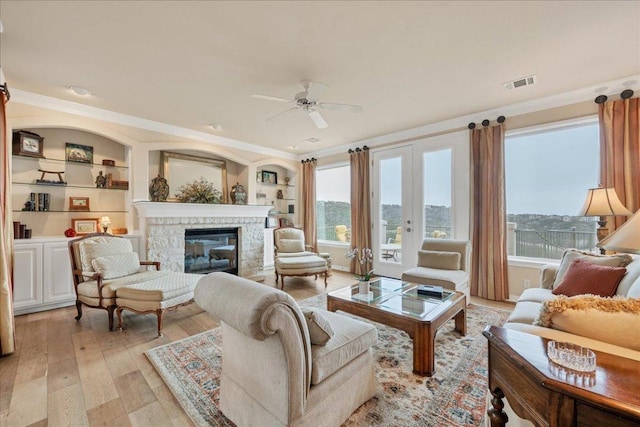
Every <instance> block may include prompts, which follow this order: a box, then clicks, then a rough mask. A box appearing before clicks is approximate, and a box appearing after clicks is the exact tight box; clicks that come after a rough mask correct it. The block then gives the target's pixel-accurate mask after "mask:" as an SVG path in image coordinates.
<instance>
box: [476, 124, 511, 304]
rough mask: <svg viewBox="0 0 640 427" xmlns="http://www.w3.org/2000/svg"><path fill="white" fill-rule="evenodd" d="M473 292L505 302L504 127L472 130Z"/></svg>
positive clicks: (507, 289)
mask: <svg viewBox="0 0 640 427" xmlns="http://www.w3.org/2000/svg"><path fill="white" fill-rule="evenodd" d="M470 136H471V165H472V173H471V189H472V191H473V196H472V207H471V247H472V251H471V278H470V287H471V295H475V296H479V297H481V298H485V299H490V300H495V301H502V300H505V299H507V298H508V297H509V286H508V281H507V242H506V228H507V221H506V210H505V209H506V203H505V184H504V126H503V124H499V125H497V126H493V127H483V128H482V129H472V130H471V135H470Z"/></svg>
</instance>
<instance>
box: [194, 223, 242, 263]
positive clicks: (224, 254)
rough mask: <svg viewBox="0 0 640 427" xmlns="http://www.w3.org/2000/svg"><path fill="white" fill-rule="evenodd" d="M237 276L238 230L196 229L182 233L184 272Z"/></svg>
mask: <svg viewBox="0 0 640 427" xmlns="http://www.w3.org/2000/svg"><path fill="white" fill-rule="evenodd" d="M213 271H225V272H227V273H231V274H238V229H237V228H197V229H187V230H185V233H184V272H185V273H200V274H206V273H211V272H213Z"/></svg>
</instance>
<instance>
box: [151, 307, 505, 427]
mask: <svg viewBox="0 0 640 427" xmlns="http://www.w3.org/2000/svg"><path fill="white" fill-rule="evenodd" d="M300 305H301V306H314V307H326V306H327V304H326V295H320V296H317V297H314V298H310V299H307V300H304V301H302V302H300ZM508 314H509V313H508V312H507V311H502V310H496V309H492V308H487V307H483V306H477V305H469V306H467V336H465V337H462V336H460V334H459V333H457V332H456V331H454V323H453V320H451V321H449V322H448V323H447V324H446V325H445V326H443V327H442V328H441V329H440V331H439V332H438V335H437V337H436V345H435V347H436V373H435V374H434V375H433V376H432V377H431V378H429V377H421V376H418V375H414V374H413V373H412V372H411V371H412V368H413V352H412V349H413V347H412V345H413V344H412V342H411V339H410V338H409V336H408V335H407V334H406V333H405V332H402V331H400V330H398V329H394V328H390V327H388V326H385V325H381V324H379V323H374V324H375V325H376V327H377V328H378V344H377V345H376V347H374V358H375V360H376V362H377V364H376V376H377V378H378V386H379V391H378V394H377V395H376V396H375V397H374V398H373V399H371V400H369V401H368V402H367V403H365V404H364V405H362V406H361V407H360V408H358V409H357V410H356V412H354V413H353V414H352V415H351V417H350V418H349V419H348V420H347V421H346V422H345V424H344V425H345V426H442V427H452V426H481V425H482V423H483V418H484V410H485V397H486V392H487V342H486V339H485V338H484V337H483V336H482V331H483V330H484V328H485V326H486V325H487V324H493V325H502V324H503V323H504V321H505V320H506V318H507V316H508ZM359 319H360V320H364V319H361V318H359ZM365 321H366V320H365ZM370 323H373V322H370ZM221 342H222V337H221V333H220V328H216V329H212V330H210V331H207V332H204V333H201V334H198V335H194V336H192V337H189V338H185V339H182V340H180V341H176V342H173V343H170V344H167V345H164V346H161V347H156V348H154V349H151V350H148V351H147V352H146V355H147V357H148V358H149V360H150V361H151V363H153V365H154V366H155V368H156V369H157V370H158V372H159V373H160V375H161V376H162V378H163V379H164V381H165V383H166V384H167V386H168V387H169V389H171V391H172V392H173V394H174V395H175V396H176V398H177V400H178V402H180V404H181V405H182V408H183V409H184V410H185V411H186V412H187V414H189V416H190V417H191V419H192V420H193V422H194V423H195V425H197V426H202V427H204V426H234V424H233V423H232V422H231V421H229V420H228V419H227V418H226V417H225V416H224V415H223V414H222V413H221V412H220V411H219V410H218V399H219V394H220V390H219V375H220V365H221V361H222V357H221V348H220V346H221Z"/></svg>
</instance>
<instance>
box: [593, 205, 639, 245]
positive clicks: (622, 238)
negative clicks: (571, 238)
mask: <svg viewBox="0 0 640 427" xmlns="http://www.w3.org/2000/svg"><path fill="white" fill-rule="evenodd" d="M597 246H598V247H599V248H601V249H606V250H609V251H616V252H625V253H630V254H640V209H638V211H637V212H636V213H635V214H633V216H632V217H631V218H629V219H628V220H627V222H625V223H624V224H622V225H621V226H620V227H619V228H618V229H617V230H616V231H614V232H613V233H611V234H610V235H608V236H607V237H606V238H605V239H604V240H602V241H601V242H600V243H598V245H597Z"/></svg>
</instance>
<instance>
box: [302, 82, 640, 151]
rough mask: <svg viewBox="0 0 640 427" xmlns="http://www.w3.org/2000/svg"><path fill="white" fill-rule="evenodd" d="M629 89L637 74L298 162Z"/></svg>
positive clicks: (637, 84)
mask: <svg viewBox="0 0 640 427" xmlns="http://www.w3.org/2000/svg"><path fill="white" fill-rule="evenodd" d="M630 86H633V87H637V88H640V74H635V75H632V76H627V77H623V78H620V79H616V80H612V81H609V82H605V83H600V84H597V85H593V86H588V87H585V88H582V89H577V90H574V91H571V92H564V93H561V94H557V95H551V96H546V97H543V98H538V99H533V100H530V101H523V102H519V103H517V104H510V105H507V106H504V107H499V108H492V109H490V110H485V111H480V112H477V113H471V114H467V115H464V116H461V117H454V118H452V119H447V120H443V121H440V122H435V123H430V124H427V125H424V126H418V127H415V128H411V129H405V130H402V131H399V132H394V133H389V134H386V135H380V136H375V137H372V138H367V139H363V140H360V141H356V142H353V143H351V144H346V145H343V146H340V147H331V148H327V149H325V150H319V151H312V152H308V153H305V154H303V155H300V156H298V159H300V160H302V159H303V158H307V157H310V156H312V157H322V156H332V155H335V154H340V153H345V152H346V151H347V150H349V149H355V148H356V147H359V146H362V145H366V146H368V147H369V148H371V147H375V146H379V145H386V144H391V143H394V142H399V141H406V140H410V139H416V138H419V137H424V136H428V135H433V134H437V133H442V132H447V131H453V130H456V129H460V128H466V127H467V125H468V124H469V123H471V122H474V123H478V122H481V121H482V120H484V119H486V118H487V117H494V116H497V115H501V116H506V117H514V116H519V115H521V114H528V113H534V112H536V111H542V110H548V109H551V108H557V107H564V106H566V105H571V104H577V103H579V102H585V101H593V100H594V99H595V97H596V96H598V95H610V96H613V95H617V94H619V93H620V92H622V90H624V89H630V88H632V87H630Z"/></svg>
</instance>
